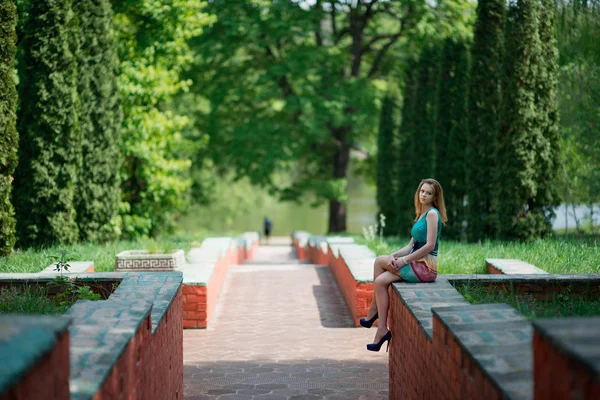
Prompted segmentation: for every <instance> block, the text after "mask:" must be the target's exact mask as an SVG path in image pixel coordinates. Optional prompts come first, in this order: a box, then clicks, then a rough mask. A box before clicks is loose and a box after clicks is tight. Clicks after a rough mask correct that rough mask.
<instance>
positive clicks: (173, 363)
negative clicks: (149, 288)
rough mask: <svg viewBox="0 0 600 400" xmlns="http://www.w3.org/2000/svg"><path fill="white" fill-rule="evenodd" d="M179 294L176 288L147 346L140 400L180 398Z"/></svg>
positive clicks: (181, 382) (181, 380)
mask: <svg viewBox="0 0 600 400" xmlns="http://www.w3.org/2000/svg"><path fill="white" fill-rule="evenodd" d="M182 311H183V294H182V289H179V291H178V292H177V295H176V296H175V298H174V299H173V303H172V304H171V307H170V308H169V310H168V311H167V312H166V313H165V315H164V317H163V319H162V321H161V322H160V324H159V325H158V326H157V328H156V330H155V331H154V333H153V335H152V342H151V343H150V347H149V348H147V350H146V351H147V352H148V364H147V365H148V366H147V368H146V379H148V381H149V384H147V385H144V386H143V387H144V388H145V389H146V390H147V391H146V392H145V393H144V396H143V397H142V399H152V398H155V399H172V400H175V399H183V319H182Z"/></svg>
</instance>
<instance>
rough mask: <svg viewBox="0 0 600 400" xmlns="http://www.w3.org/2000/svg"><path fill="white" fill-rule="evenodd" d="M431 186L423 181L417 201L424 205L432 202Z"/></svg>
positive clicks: (432, 191)
mask: <svg viewBox="0 0 600 400" xmlns="http://www.w3.org/2000/svg"><path fill="white" fill-rule="evenodd" d="M433 193H434V190H433V186H431V185H430V184H428V183H424V184H423V185H422V186H421V190H419V201H420V202H421V204H422V205H424V206H430V205H431V203H433Z"/></svg>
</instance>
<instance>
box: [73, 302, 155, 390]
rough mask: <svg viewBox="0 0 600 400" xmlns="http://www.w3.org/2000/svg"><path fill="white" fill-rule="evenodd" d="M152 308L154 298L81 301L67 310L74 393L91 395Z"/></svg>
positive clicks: (98, 388) (100, 384)
mask: <svg viewBox="0 0 600 400" xmlns="http://www.w3.org/2000/svg"><path fill="white" fill-rule="evenodd" d="M151 310H152V301H132V300H108V301H78V302H77V303H75V304H74V305H73V306H72V307H71V308H70V309H69V311H68V312H67V315H69V316H71V317H72V318H73V324H72V325H71V327H70V328H69V332H70V348H71V352H70V353H71V356H70V361H71V376H70V380H69V386H70V390H71V394H72V395H77V396H81V398H86V397H87V398H92V397H93V396H94V395H95V394H96V393H97V392H98V390H100V388H101V387H102V384H103V382H104V381H105V379H106V378H107V376H108V374H109V373H110V371H111V369H112V368H113V366H114V365H115V363H116V362H117V360H118V359H119V357H120V356H121V355H122V354H123V351H124V350H125V348H126V347H127V345H128V344H129V342H130V341H131V339H132V338H133V336H134V335H135V333H136V332H137V331H138V329H139V328H140V326H141V324H142V322H143V321H144V320H145V318H147V317H148V315H149V314H150V313H151Z"/></svg>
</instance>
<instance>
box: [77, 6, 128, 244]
mask: <svg viewBox="0 0 600 400" xmlns="http://www.w3.org/2000/svg"><path fill="white" fill-rule="evenodd" d="M74 11H75V13H76V14H77V17H78V20H79V31H78V36H79V42H80V47H79V51H78V53H77V61H78V70H79V74H78V92H79V98H80V105H81V106H80V109H79V124H80V128H81V131H82V138H83V142H82V166H81V168H79V169H78V184H77V196H76V197H75V203H76V209H77V224H78V226H79V233H80V236H81V239H83V240H98V239H102V240H107V239H113V238H115V237H116V235H117V233H118V232H117V231H116V229H115V228H116V227H115V223H116V217H117V212H118V206H119V203H120V201H119V179H118V178H119V176H118V172H119V168H120V161H119V160H120V154H119V147H118V144H119V132H120V129H121V110H120V101H119V96H118V89H117V58H116V56H117V54H116V42H115V40H114V30H113V12H112V8H111V5H110V2H109V1H108V0H100V1H95V0H79V1H77V2H75V3H74Z"/></svg>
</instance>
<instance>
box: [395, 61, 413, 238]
mask: <svg viewBox="0 0 600 400" xmlns="http://www.w3.org/2000/svg"><path fill="white" fill-rule="evenodd" d="M418 66H419V63H418V61H416V60H413V61H411V62H409V63H408V65H407V68H406V71H405V74H404V92H403V104H402V114H401V115H402V119H401V125H400V129H399V138H400V144H399V150H398V153H399V157H398V159H399V162H398V166H397V168H396V170H397V175H398V188H397V189H396V193H397V196H396V209H397V211H396V214H397V216H396V220H395V221H393V222H394V224H395V225H396V229H395V230H396V231H397V232H398V233H400V234H404V235H408V234H409V230H408V229H409V227H410V226H411V221H412V220H413V219H414V218H415V206H414V201H413V199H414V194H415V189H416V184H417V182H418V180H419V178H420V175H419V173H418V171H416V170H415V168H414V165H416V163H417V157H418V153H417V136H416V133H415V132H416V124H417V120H418V118H419V117H420V116H418V115H417V114H416V101H417V93H418V91H419V82H418V79H419V68H418Z"/></svg>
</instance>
